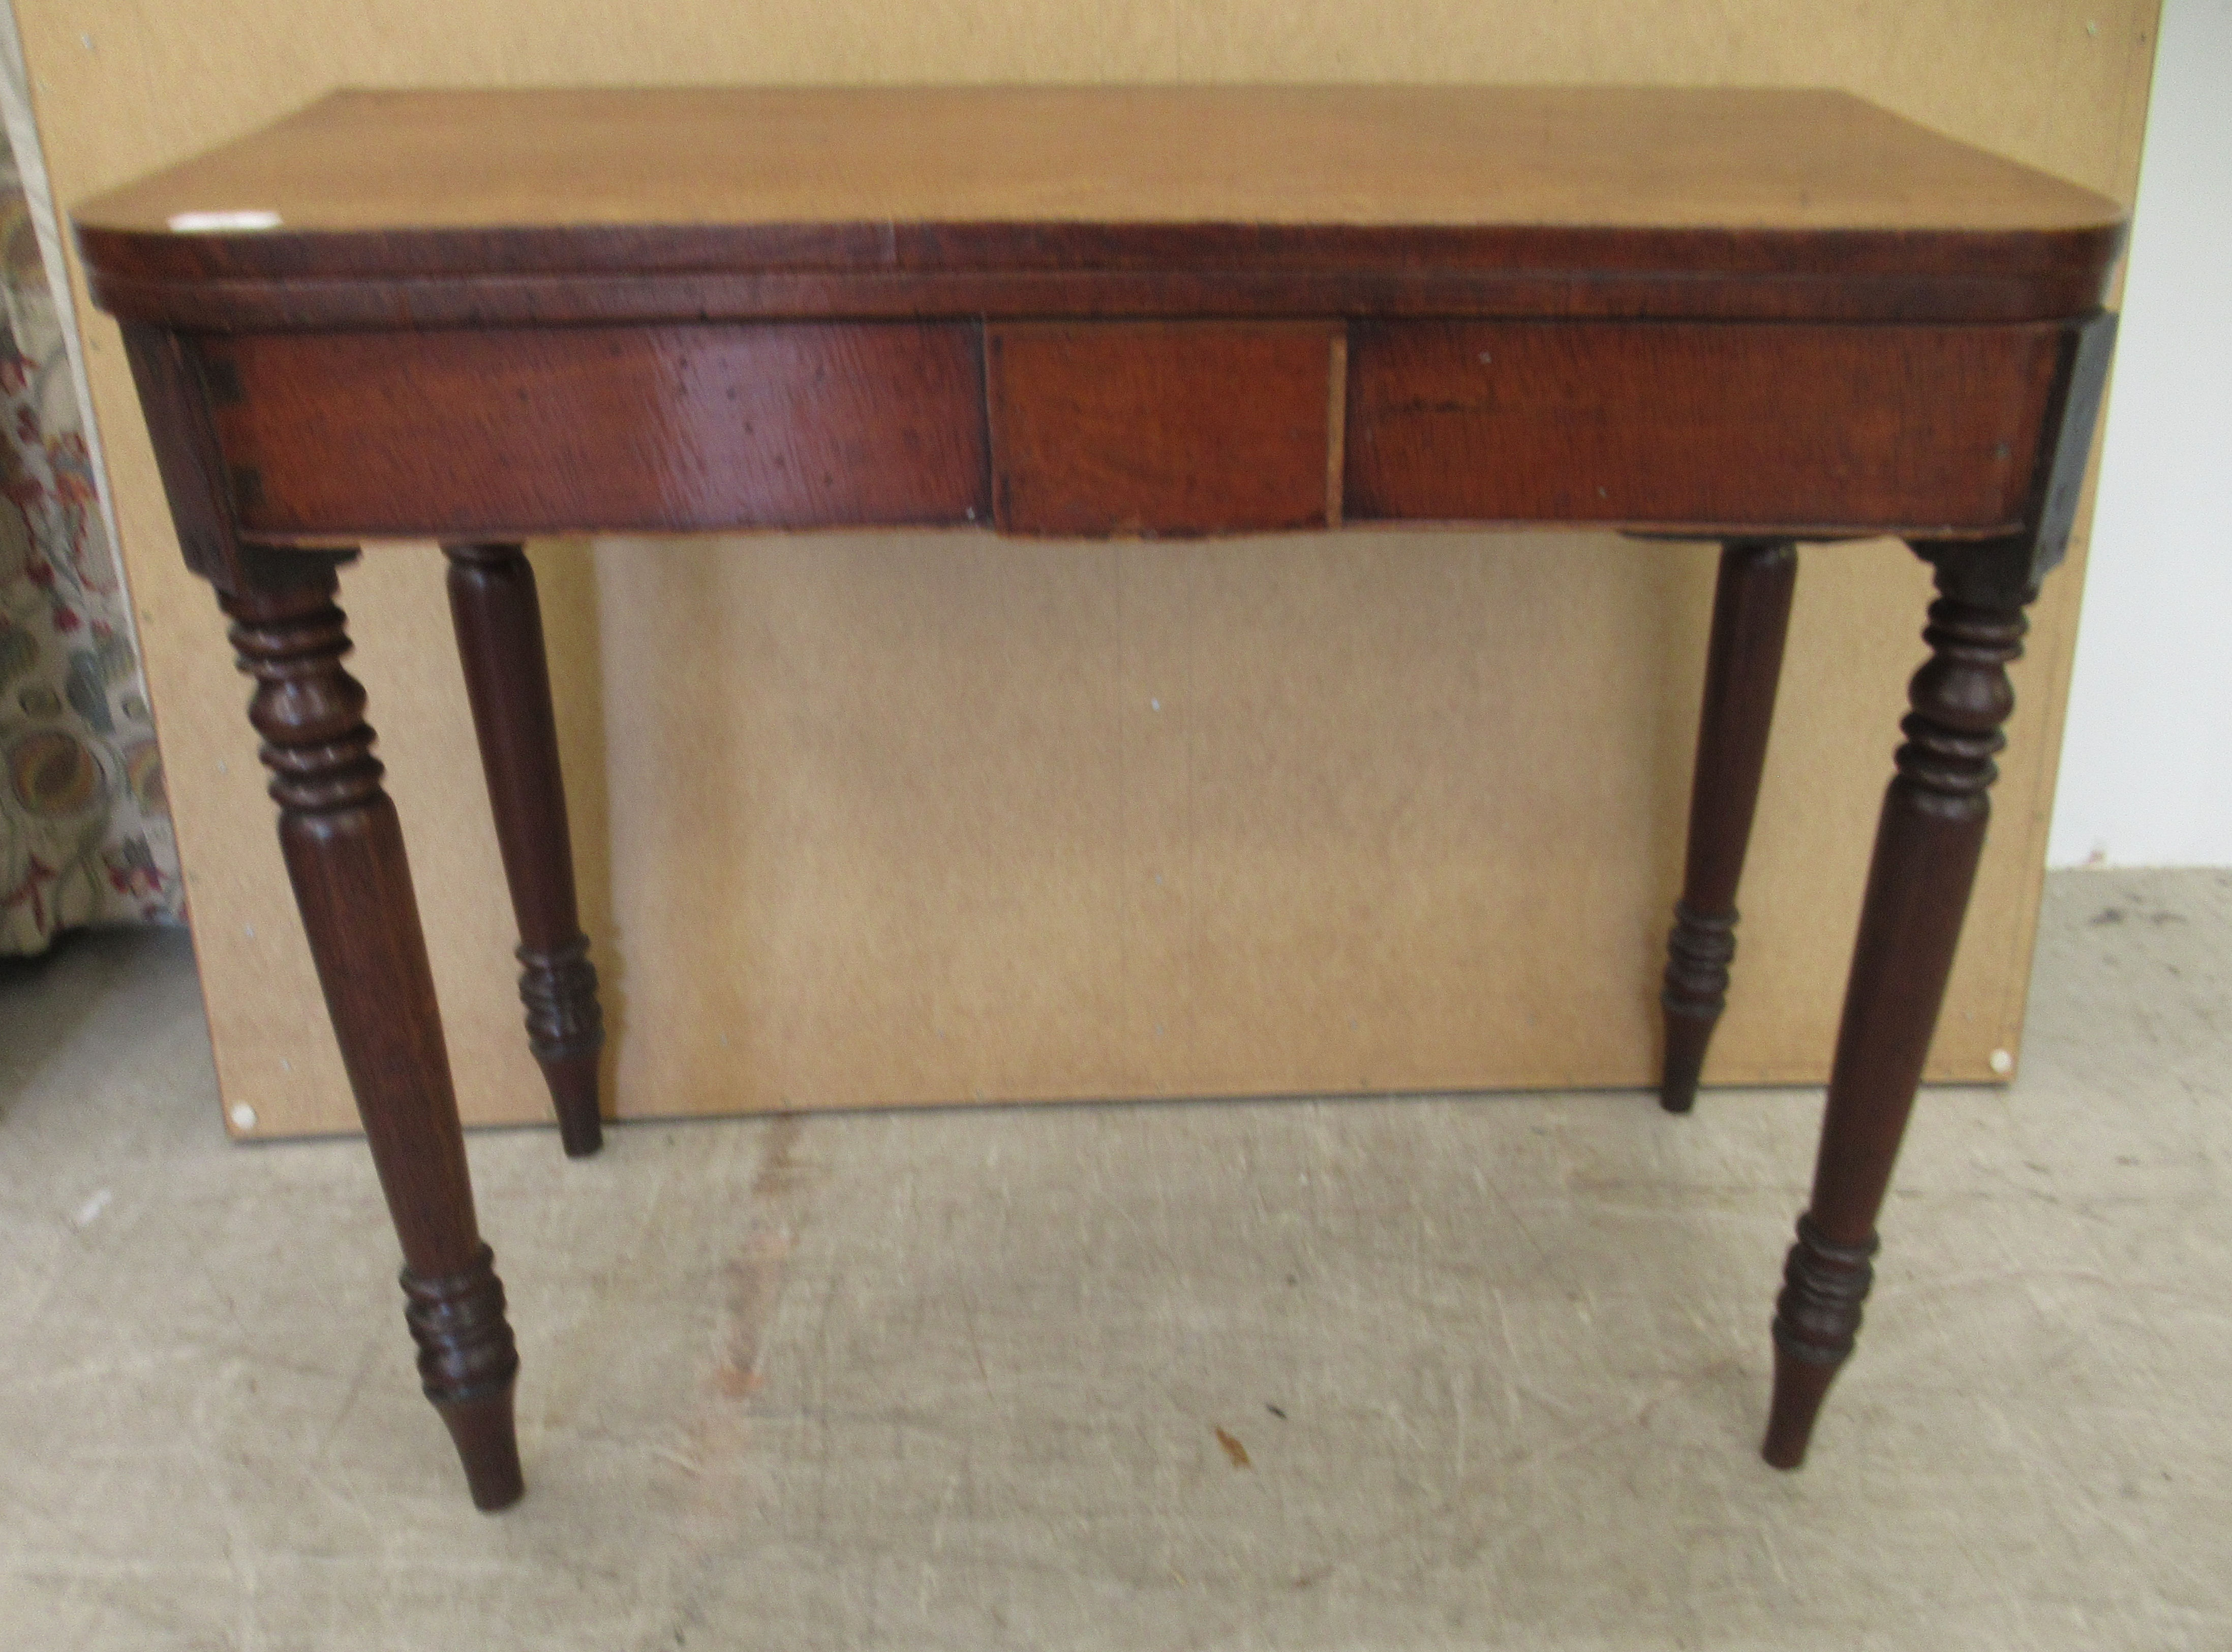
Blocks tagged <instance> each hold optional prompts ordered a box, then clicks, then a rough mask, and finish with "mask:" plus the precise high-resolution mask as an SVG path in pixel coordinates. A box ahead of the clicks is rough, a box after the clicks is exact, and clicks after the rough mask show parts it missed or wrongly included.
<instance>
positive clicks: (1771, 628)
mask: <svg viewBox="0 0 2232 1652" xmlns="http://www.w3.org/2000/svg"><path fill="white" fill-rule="evenodd" d="M1797 575H1798V548H1797V547H1796V546H1794V545H1793V544H1792V543H1791V542H1790V541H1788V540H1782V539H1769V540H1732V541H1729V544H1728V545H1727V546H1726V547H1723V550H1722V552H1721V572H1720V579H1719V582H1718V583H1717V585H1716V586H1715V587H1714V592H1713V636H1712V645H1711V649H1710V654H1709V655H1708V657H1707V661H1706V665H1705V701H1704V707H1703V710H1702V711H1701V712H1700V714H1699V716H1698V719H1697V769H1696V773H1695V774H1694V777H1693V778H1692V779H1691V781H1690V844H1689V857H1688V864H1687V867H1686V869H1685V871H1684V875H1683V879H1682V898H1681V899H1680V900H1679V901H1677V903H1675V906H1674V929H1673V932H1672V933H1671V935H1669V936H1667V938H1666V984H1665V988H1664V991H1662V992H1661V993H1660V994H1659V1002H1660V1004H1661V1005H1663V1006H1664V1009H1665V1012H1666V1065H1665V1067H1664V1080H1663V1082H1662V1083H1661V1085H1660V1086H1659V1092H1658V1099H1659V1103H1660V1105H1663V1106H1664V1108H1665V1109H1666V1111H1668V1112H1670V1113H1686V1112H1688V1111H1690V1106H1691V1105H1692V1104H1693V1103H1694V1102H1695V1101H1696V1100H1697V1074H1698V1072H1699V1070H1700V1069H1701V1068H1702V1067H1703V1066H1704V1062H1705V1046H1706V1045H1707V1044H1708V1043H1710V1041H1711V1040H1712V1036H1713V1027H1714V1025H1715V1023H1716V1022H1717V1021H1718V1020H1720V1019H1721V1010H1722V1008H1723V1007H1724V1006H1725V1005H1726V1004H1727V1002H1728V991H1729V962H1731V961H1732V960H1733V959H1734V958H1735V957H1736V880H1737V878H1739V877H1741V876H1742V872H1743V859H1744V849H1745V846H1746V845H1748V844H1749V841H1750V839H1751V821H1752V813H1753V810H1754V808H1755V805H1756V804H1757V803H1758V801H1759V776H1760V770H1761V768H1762V766H1763V765H1764V764H1765V762H1766V761H1767V733H1768V725H1769V724H1770V723H1771V722H1773V721H1774V717H1775V683H1776V682H1777V680H1778V679H1779V678H1780V677H1781V674H1782V642H1783V637H1784V634H1785V633H1786V632H1788V629H1789V625H1790V593H1791V589H1792V587H1793V586H1794V584H1795V583H1796V580H1797Z"/></svg>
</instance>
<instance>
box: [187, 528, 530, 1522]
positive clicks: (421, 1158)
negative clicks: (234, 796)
mask: <svg viewBox="0 0 2232 1652" xmlns="http://www.w3.org/2000/svg"><path fill="white" fill-rule="evenodd" d="M265 571H266V575H267V577H266V580H265V581H264V582H263V583H259V584H256V585H254V586H250V587H248V588H245V589H242V590H239V591H236V592H233V593H230V594H228V595H227V596H226V597H225V598H224V610H225V612H227V613H228V614H230V616H231V617H232V621H233V625H232V642H233V646H234V648H235V649H236V650H237V651H238V653H239V656H240V665H241V669H242V670H243V671H246V672H248V673H249V674H250V676H252V677H255V679H256V695H255V698H254V700H253V701H252V702H251V703H250V707H249V719H250V722H253V723H254V724H255V725H256V732H257V733H259V734H260V735H263V762H264V766H265V767H266V768H269V770H270V771H271V776H272V779H271V795H272V798H273V799H274V800H276V802H277V803H278V805H279V843H280V847H281V849H282V851H283V852H284V853H285V856H286V860H287V872H288V876H289V878H290V879H291V880H292V882H293V884H294V886H295V902H296V904H298V905H299V906H300V907H301V909H302V928H303V930H304V932H305V933H306V934H307V935H308V937H309V942H310V954H311V956H312V957H313V958H314V959H315V961H316V962H317V969H318V981H319V984H320V985H321V987H322V988H324V989H325V996H326V1007H327V1010H328V1013H329V1014H331V1015H332V1017H333V1023H334V1036H335V1038H336V1039H337V1040H339V1041H340V1044H341V1059H342V1061H343V1063H344V1064H345V1065H346V1066H347V1070H348V1075H349V1085H350V1088H351V1089H353V1090H354V1092H356V1102H357V1111H358V1112H359V1113H360V1115H361V1117H362V1118H363V1120H364V1130H365V1137H366V1139H367V1142H368V1143H370V1144H371V1147H372V1158H373V1164H374V1166H375V1167H377V1169H378V1170H379V1172H380V1188H381V1189H382V1191H384V1192H385V1193H386V1195H387V1208H388V1213H389V1215H391V1216H393V1219H394V1221H395V1231H396V1234H397V1235H398V1236H399V1238H400V1239H401V1240H402V1241H403V1263H404V1273H403V1288H404V1292H405V1294H406V1297H407V1298H408V1300H409V1307H408V1310H407V1312H406V1318H407V1320H408V1322H409V1324H410V1326H411V1333H412V1337H413V1338H415V1339H416V1340H417V1342H418V1344H419V1376H420V1378H421V1380H422V1382H423V1383H424V1384H425V1390H426V1397H427V1398H429V1399H430V1400H431V1401H433V1403H434V1404H435V1407H436V1408H437V1409H438V1410H439V1411H440V1412H441V1414H442V1417H443V1420H444V1422H446V1423H448V1425H449V1428H450V1432H451V1435H452V1437H453V1438H454V1439H455V1440H456V1441H457V1451H458V1454H459V1456H460V1457H461V1458H462V1459H463V1460H464V1467H465V1478H466V1481H467V1483H468V1484H469V1485H470V1487H471V1490H472V1494H473V1501H474V1503H475V1504H476V1505H477V1506H479V1507H481V1508H484V1509H497V1508H503V1507H504V1506H507V1505H509V1504H510V1503H513V1502H516V1500H518V1498H519V1495H520V1491H521V1480H520V1472H519V1449H518V1446H517V1443H516V1441H515V1439H514V1437H513V1432H512V1412H511V1390H512V1380H513V1377H515V1375H516V1373H517V1371H518V1369H519V1357H518V1355H517V1353H516V1351H514V1349H513V1345H512V1336H511V1327H510V1325H509V1324H507V1323H506V1322H505V1319H504V1314H503V1286H502V1285H501V1284H500V1283H498V1282H497V1279H496V1273H495V1271H494V1268H493V1267H492V1263H491V1258H490V1252H489V1248H488V1247H487V1246H486V1245H483V1243H482V1242H481V1237H480V1231H479V1228H478V1227H477V1225H476V1223H475V1221H474V1217H473V1190H472V1182H471V1179H470V1176H468V1175H467V1173H466V1169H465V1143H464V1135H463V1133H462V1132H461V1131H460V1130H459V1129H458V1126H457V1098H456V1096H455V1095H454V1094H453V1093H452V1092H451V1088H450V1058H449V1053H448V1051H447V1049H446V1048H445V1047H444V1042H443V1039H442V1018H441V1012H440V1010H439V1009H438V1007H437V1006H436V1004H435V1001H434V978H433V975H432V972H431V969H429V968H428V965H427V962H426V943H425V936H423V935H422V934H421V933H420V930H419V906H418V901H417V898H416V897H415V896H414V895H413V894H412V888H411V868H410V865H409V863H408V861H407V860H406V858H405V855H404V851H403V831H402V827H401V826H400V825H399V822H398V821H397V820H396V815H395V806H394V805H393V803H391V802H390V801H389V800H388V798H387V794H386V792H385V791H384V790H382V789H381V787H380V774H381V769H380V760H379V759H378V758H377V757H374V756H373V755H372V744H373V734H372V729H370V728H369V727H368V726H367V724H366V722H365V721H364V705H365V696H364V690H363V688H362V687H361V686H360V684H359V683H357V681H356V679H355V678H354V677H351V676H350V675H349V674H348V672H347V671H345V670H343V669H342V666H341V657H342V656H343V655H344V654H346V653H347V651H348V648H349V640H348V632H347V622H346V620H345V619H343V617H342V614H341V610H340V609H339V608H337V607H335V606H334V593H335V590H336V589H337V581H336V580H335V579H334V573H333V569H332V567H331V564H330V561H329V560H327V559H320V558H310V557H302V556H296V557H294V558H291V559H280V558H273V559H270V560H269V563H268V564H267V567H266V570H265Z"/></svg>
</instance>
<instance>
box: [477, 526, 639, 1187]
mask: <svg viewBox="0 0 2232 1652" xmlns="http://www.w3.org/2000/svg"><path fill="white" fill-rule="evenodd" d="M442 548H443V550H444V552H445V553H446V554H448V556H449V559H450V612H451V617H452V618H453V619H455V620H456V622H457V651H458V653H459V655H460V657H461V658H463V660H464V670H465V691H466V695H467V696H468V697H469V698H470V700H471V702H472V708H473V728H474V730H475V731H476V732H477V734H478V735H479V737H480V748H481V767H482V768H483V772H484V773H485V774H486V775H487V777H488V791H489V804H490V807H491V808H492V809H493V810H494V811H495V813H496V843H497V845H498V846H499V847H500V848H501V849H502V851H503V875H504V881H505V882H506V883H508V884H510V886H511V904H512V910H513V911H514V912H515V913H516V915H517V917H518V919H519V962H520V964H521V966H522V968H521V973H520V977H519V995H520V998H521V999H522V1001H524V1002H525V1004H526V1006H527V1044H528V1048H529V1049H530V1050H531V1051H533V1052H534V1054H535V1060H536V1061H537V1062H539V1063H540V1064H541V1065H542V1076H543V1078H544V1079H547V1080H548V1083H549V1085H550V1099H551V1101H552V1102H553V1104H555V1106H556V1108H557V1111H558V1129H559V1134H560V1137H561V1139H562V1140H563V1142H564V1143H565V1148H566V1153H567V1156H568V1157H570V1158H581V1157H585V1156H587V1155H589V1154H591V1153H594V1152H595V1151H596V1150H597V1149H598V1147H599V1145H600V1143H602V1142H603V1139H604V1130H603V1126H602V1124H601V1123H600V1119H599V1113H598V1106H597V1063H598V1056H599V1053H600V1052H601V1051H602V1050H603V1048H604V1045H605V1023H604V1014H603V1012H602V1011H601V1010H600V1008H599V1007H598V1005H597V972H596V969H595V967H594V965H592V964H591V963H590V962H589V938H588V936H586V935H584V934H582V933H581V918H580V916H579V914H578V913H577V912H576V910H575V908H574V847H573V843H572V840H571V839H570V837H569V836H568V832H567V828H566V786H565V781H564V779H563V777H562V776H561V774H560V773H559V768H558V729H557V724H556V722H555V720H554V718H553V716H552V715H551V709H550V671H549V666H548V663H547V661H546V660H545V658H544V657H543V651H542V609H541V607H540V606H539V605H538V604H537V603H536V601H535V570H534V569H533V568H532V567H529V564H528V560H527V557H526V555H525V554H524V553H523V552H522V549H521V547H519V546H517V545H444V547H442Z"/></svg>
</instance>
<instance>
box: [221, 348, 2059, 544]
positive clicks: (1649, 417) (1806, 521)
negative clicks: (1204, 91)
mask: <svg viewBox="0 0 2232 1652" xmlns="http://www.w3.org/2000/svg"><path fill="white" fill-rule="evenodd" d="M2078 324H2079V323H2078V321H2069V322H2039V323H2021V324H1999V323H1995V324H1981V325H1944V324H1927V325H1925V324H1905V323H1868V324H1852V323H1813V322H1701V321H1478V320H1465V321H1441V320H1408V319H1403V320H1393V319H1390V320H1379V319H1373V320H1348V321H1343V320H1341V319H1340V318H1334V317H1327V318H1325V319H1324V320H1322V321H1281V322H1263V321H1245V320H1220V319H1210V320H1198V321H1197V320H1188V321H1066V320H1061V319H1053V320H1048V321H1041V322H1032V323H1014V322H1001V323H992V324H989V325H979V324H977V323H974V322H968V321H920V322H908V321H896V322H894V321H834V322H833V321H782V322H747V323H725V322H723V323H714V322H708V323H697V324H677V325H668V326H656V327H512V328H490V329H482V330H470V331H468V330H447V329H428V330H414V331H393V332H354V331H352V332H334V333H296V332H289V333H268V334H225V335H217V334H211V335H203V336H199V337H197V338H195V339H193V340H191V347H192V351H193V353H194V356H195V358H196V360H198V366H199V372H200V377H201V381H202V385H203V389H204V394H205V396H206V399H207V402H208V405H209V408H210V411H211V423H212V426H213V428H214V430H215V432H216V435H217V443H218V445H219V447H220V449H221V450H222V456H223V462H224V476H225V478H226V480H227V482H228V483H229V485H230V489H231V491H232V496H233V499H232V503H233V508H234V510H235V513H236V515H237V523H238V527H239V529H240V532H241V534H242V536H243V538H244V539H247V540H249V541H257V542H264V543H285V542H297V541H299V542H308V541H326V540H333V539H354V538H382V537H424V536H438V535H457V534H481V535H490V536H507V535H509V536H516V535H525V534H549V533H567V532H591V531H611V532H662V531H697V530H717V529H723V528H808V527H841V526H863V527H866V526H904V525H938V524H946V525H964V524H969V523H989V522H993V521H995V519H996V520H997V522H998V525H999V526H1000V527H1001V528H1003V529H1005V530H1007V531H1010V532H1019V533H1048V534H1053V533H1059V534H1088V535H1089V534H1221V533H1245V532H1260V531H1272V530H1281V531H1283V530H1292V529H1294V528H1310V527H1325V526H1334V525H1340V523H1342V522H1350V523H1357V522H1511V523H1520V522H1560V523H1578V524H1599V525H1606V526H1621V527H1635V528H1653V527H1658V528H1697V529H1700V530H1703V531H1729V532H1740V531H1744V530H1767V529H1773V530H1779V531H1790V532H1797V533H1801V534H1802V533H1806V532H1809V531H1811V532H1816V533H1820V534H1832V533H1839V532H1879V533H1907V534H1953V535H1962V534H1973V535H1985V534H1995V533H2004V532H2008V531H2013V530H2015V529H2016V528H2020V527H2021V525H2022V524H2023V523H2024V522H2026V521H2027V520H2028V518H2029V517H2030V515H2033V514H2034V508H2035V500H2036V496H2037V490H2038V486H2039V483H2040V478H2041V473H2042V469H2043V465H2044V462H2045V456H2044V454H2043V451H2042V450H2043V448H2044V446H2045V439H2044V438H2045V437H2046V435H2047V424H2048V423H2049V414H2050V412H2051V409H2052V405H2053V403H2054V397H2055V393H2056V384H2057V380H2058V375H2059V374H2060V373H2061V371H2062V369H2063V366H2064V365H2065V363H2066V361H2067V358H2068V352H2069V350H2070V349H2071V348H2072V347H2073V346H2072V341H2073V338H2074V334H2075V328H2076V327H2077V326H2078Z"/></svg>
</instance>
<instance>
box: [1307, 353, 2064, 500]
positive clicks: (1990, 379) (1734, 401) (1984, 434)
mask: <svg viewBox="0 0 2232 1652" xmlns="http://www.w3.org/2000/svg"><path fill="white" fill-rule="evenodd" d="M2064 331H2065V330H2064V329H2062V328H2059V327H1963V328H1953V327H1814V326H1737V325H1729V326H1706V325H1701V324H1697V323H1691V322H1642V321H1630V322H1587V323H1578V322H1568V323H1556V322H1541V321H1510V322H1502V321H1471V322H1454V321H1452V322H1431V321H1416V322H1413V321H1399V322H1376V321H1375V322H1370V323H1359V324H1355V325H1353V326H1352V327H1350V329H1349V392H1348V482H1347V488H1346V502H1345V509H1346V515H1347V517H1348V519H1349V520H1350V521H1352V522H1369V521H1399V520H1405V519H1415V518H1427V519H1434V520H1445V521H1451V522H1623V523H1657V524H1664V525H1669V526H1673V525H1683V524H1688V525H1694V526H1698V527H1701V528H1711V527H1716V526H1718V527H1723V528H1755V529H1757V530H1758V531H1760V532H1761V533H1762V534H1764V533H1771V532H1778V531H1791V530H1797V531H1799V532H1801V533H1803V534H1814V535H1822V534H1833V533H1836V532H1837V531H1839V529H1840V528H1844V529H1875V530H1879V531H1897V530H1900V529H1908V530H1911V529H1912V528H1913V527H1914V526H1915V525H1916V524H1919V523H1930V524H1933V525H1935V527H1936V528H1937V529H1939V530H1958V531H1962V532H1974V533H1980V534H1981V533H1989V532H2008V531H2011V530H2012V529H2014V528H2015V527H2017V526H2019V525H2020V524H2021V522H2022V521H2023V518H2024V513H2025V511H2026V509H2027V508H2028V504H2029V502H2030V491H2031V486H2032V480H2033V475H2034V467H2035V464H2036V457H2037V452H2038V444H2039V433H2040V431H2041V426H2042V424H2043V421H2044V419H2045V417H2046V413H2047V403H2048V400H2049V398H2050V396H2051V394H2052V392H2053V389H2054V382H2055V373H2056V371H2057V368H2058V367H2059V366H2060V360H2061V347H2062V342H2063V338H2064Z"/></svg>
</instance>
